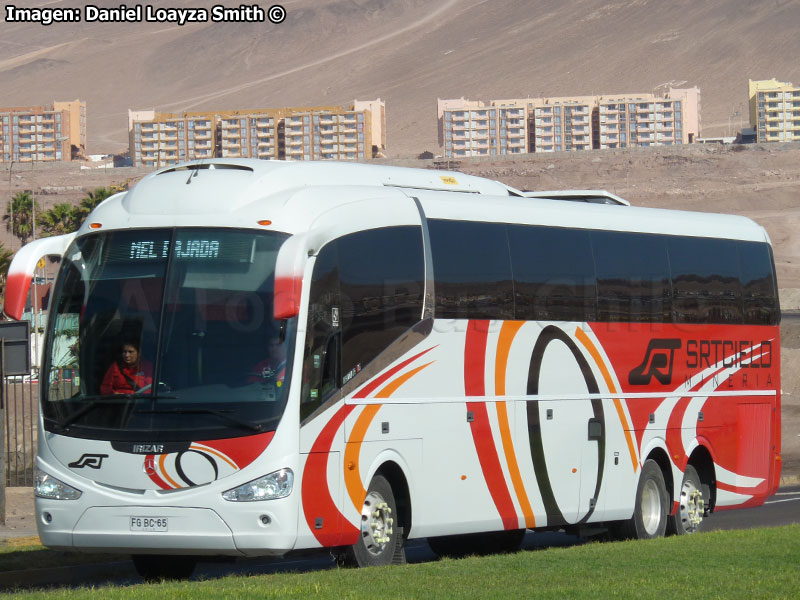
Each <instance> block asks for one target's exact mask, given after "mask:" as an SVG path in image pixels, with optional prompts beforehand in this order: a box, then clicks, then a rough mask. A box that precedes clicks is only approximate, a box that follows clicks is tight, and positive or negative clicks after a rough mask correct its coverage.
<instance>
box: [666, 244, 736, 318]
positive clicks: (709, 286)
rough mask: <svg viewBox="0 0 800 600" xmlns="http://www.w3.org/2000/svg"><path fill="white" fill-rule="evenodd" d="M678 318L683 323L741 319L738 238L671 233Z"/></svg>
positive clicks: (672, 267)
mask: <svg viewBox="0 0 800 600" xmlns="http://www.w3.org/2000/svg"><path fill="white" fill-rule="evenodd" d="M668 244H669V260H670V267H671V270H672V288H673V293H674V299H673V311H674V318H675V320H676V321H678V322H682V323H741V322H742V286H741V283H740V281H739V264H738V262H739V261H738V258H737V256H738V255H737V251H736V242H734V241H732V240H721V239H712V238H693V237H671V238H670V239H669V242H668Z"/></svg>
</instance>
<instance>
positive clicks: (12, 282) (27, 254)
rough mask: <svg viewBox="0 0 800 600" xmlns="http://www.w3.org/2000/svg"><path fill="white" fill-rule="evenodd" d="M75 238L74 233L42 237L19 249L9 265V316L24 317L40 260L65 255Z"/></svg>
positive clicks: (6, 306)
mask: <svg viewBox="0 0 800 600" xmlns="http://www.w3.org/2000/svg"><path fill="white" fill-rule="evenodd" d="M74 239H75V234H74V233H70V234H67V235H58V236H53V237H48V238H42V239H40V240H35V241H33V242H31V243H30V244H26V245H25V246H23V247H22V248H20V249H19V250H18V251H17V253H16V254H15V255H14V259H13V260H12V261H11V265H9V267H8V277H7V278H6V294H5V304H4V305H3V312H5V314H6V315H7V316H8V317H9V318H11V319H14V320H15V321H19V320H20V319H21V318H22V313H23V312H25V302H26V301H27V300H28V292H29V291H30V288H31V279H32V278H33V274H34V271H35V269H36V264H37V263H38V262H39V260H40V259H42V258H43V257H45V256H51V255H57V256H64V252H66V250H67V248H68V247H69V245H70V244H71V243H72V240H74Z"/></svg>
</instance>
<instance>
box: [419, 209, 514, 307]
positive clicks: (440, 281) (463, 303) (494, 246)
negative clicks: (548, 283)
mask: <svg viewBox="0 0 800 600" xmlns="http://www.w3.org/2000/svg"><path fill="white" fill-rule="evenodd" d="M428 226H429V229H430V236H431V254H432V258H433V272H434V276H435V279H436V317H437V318H440V319H442V318H443V319H512V318H513V317H514V294H513V285H512V276H511V263H510V260H509V256H508V242H507V240H506V226H505V225H503V224H500V223H473V222H469V221H443V220H431V221H429V222H428Z"/></svg>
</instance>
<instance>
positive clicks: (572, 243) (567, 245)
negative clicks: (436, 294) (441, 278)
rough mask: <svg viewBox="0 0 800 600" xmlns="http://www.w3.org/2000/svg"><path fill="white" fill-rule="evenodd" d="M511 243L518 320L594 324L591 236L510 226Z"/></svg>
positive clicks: (572, 230)
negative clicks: (585, 322) (592, 322)
mask: <svg viewBox="0 0 800 600" xmlns="http://www.w3.org/2000/svg"><path fill="white" fill-rule="evenodd" d="M508 240H509V246H510V248H511V260H512V264H513V265H514V290H515V296H516V315H515V318H516V319H520V320H535V319H541V320H543V321H592V320H594V319H595V316H596V289H595V274H594V261H593V259H592V246H591V242H590V240H589V232H588V231H585V230H581V229H564V228H558V227H538V226H527V225H509V226H508ZM437 285H438V283H437ZM437 291H438V288H437Z"/></svg>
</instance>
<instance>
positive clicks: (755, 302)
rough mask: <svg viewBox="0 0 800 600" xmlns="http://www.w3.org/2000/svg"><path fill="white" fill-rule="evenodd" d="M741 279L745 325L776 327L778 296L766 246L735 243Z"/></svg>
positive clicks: (770, 253)
mask: <svg viewBox="0 0 800 600" xmlns="http://www.w3.org/2000/svg"><path fill="white" fill-rule="evenodd" d="M737 247H738V250H739V269H740V271H741V276H742V296H743V307H744V322H745V323H748V324H752V325H775V324H777V323H778V292H777V290H776V284H775V273H774V271H773V270H772V252H771V248H770V247H769V244H763V243H759V242H737Z"/></svg>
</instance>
